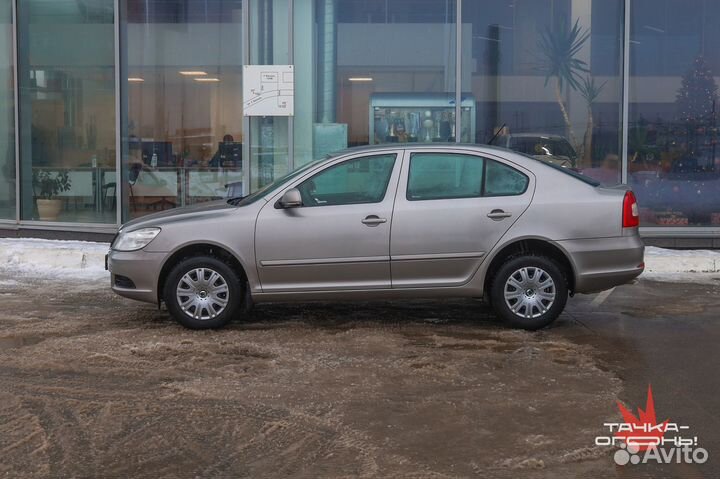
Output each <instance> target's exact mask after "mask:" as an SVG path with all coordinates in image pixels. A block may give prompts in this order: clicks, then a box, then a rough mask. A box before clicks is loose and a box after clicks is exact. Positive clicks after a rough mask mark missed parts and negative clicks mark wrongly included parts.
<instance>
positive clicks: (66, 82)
mask: <svg viewBox="0 0 720 479" xmlns="http://www.w3.org/2000/svg"><path fill="white" fill-rule="evenodd" d="M17 9H18V10H17V11H18V62H19V65H18V73H19V77H20V84H19V93H20V125H19V126H20V136H21V141H20V153H21V181H22V192H21V193H22V201H21V207H22V219H25V220H43V221H63V222H80V223H115V221H116V210H115V207H114V204H115V203H114V201H113V198H114V195H115V191H116V190H115V188H116V186H115V185H116V183H117V178H116V175H115V75H114V58H115V55H114V51H115V50H114V40H113V38H114V33H113V18H114V17H113V0H94V1H93V2H77V1H75V0H53V1H47V0H23V1H19V2H17ZM3 48H4V45H3Z"/></svg>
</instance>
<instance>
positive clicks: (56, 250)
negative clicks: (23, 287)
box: [0, 238, 110, 279]
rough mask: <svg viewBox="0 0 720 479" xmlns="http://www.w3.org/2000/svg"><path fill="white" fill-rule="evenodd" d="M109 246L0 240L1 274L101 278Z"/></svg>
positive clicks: (73, 242)
mask: <svg viewBox="0 0 720 479" xmlns="http://www.w3.org/2000/svg"><path fill="white" fill-rule="evenodd" d="M109 249H110V244H109V243H94V242H90V241H59V240H45V239H35V238H0V272H4V273H13V274H19V275H21V276H33V277H42V278H47V277H60V278H83V279H100V278H105V277H107V276H108V274H109V273H108V272H107V271H105V254H106V253H107V252H108V250H109Z"/></svg>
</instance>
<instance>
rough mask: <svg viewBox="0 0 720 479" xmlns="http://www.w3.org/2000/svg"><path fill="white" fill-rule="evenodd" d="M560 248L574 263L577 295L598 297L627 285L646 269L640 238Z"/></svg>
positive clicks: (587, 241)
mask: <svg viewBox="0 0 720 479" xmlns="http://www.w3.org/2000/svg"><path fill="white" fill-rule="evenodd" d="M559 244H560V245H561V246H562V247H563V248H564V249H565V251H567V252H568V253H569V254H570V257H571V259H572V262H573V266H574V268H575V292H576V293H596V292H598V291H603V290H606V289H610V288H612V287H615V286H619V285H621V284H625V283H628V282H630V281H632V280H633V279H635V278H637V277H638V276H640V274H641V273H642V272H643V270H644V268H645V264H644V256H645V245H644V244H643V242H642V239H640V236H638V235H637V234H633V235H629V236H620V237H616V238H599V239H582V240H567V241H560V242H559Z"/></svg>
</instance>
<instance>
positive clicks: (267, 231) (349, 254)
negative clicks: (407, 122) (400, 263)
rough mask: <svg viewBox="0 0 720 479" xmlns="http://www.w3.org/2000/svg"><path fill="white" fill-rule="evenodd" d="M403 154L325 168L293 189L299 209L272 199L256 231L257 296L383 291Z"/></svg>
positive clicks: (387, 278) (369, 157)
mask: <svg viewBox="0 0 720 479" xmlns="http://www.w3.org/2000/svg"><path fill="white" fill-rule="evenodd" d="M401 154H402V150H391V151H377V152H372V153H367V152H366V153H364V154H362V155H359V156H354V157H351V158H346V159H342V160H339V161H338V162H335V163H332V164H331V165H329V166H327V167H325V168H324V169H323V170H322V171H320V172H317V173H315V174H313V175H312V176H311V177H310V178H302V179H299V180H297V181H295V182H294V183H291V184H289V185H288V186H287V187H286V188H283V189H282V190H279V191H278V194H277V198H279V197H280V196H282V194H283V192H284V191H286V190H288V189H289V188H291V187H296V188H297V189H298V190H299V191H300V193H301V196H302V198H303V206H301V207H297V208H289V209H282V208H277V207H276V199H277V198H275V199H274V200H272V201H270V202H269V203H268V204H267V205H265V206H264V207H263V208H262V210H261V211H260V213H259V215H258V218H257V224H256V229H255V249H256V258H257V269H258V274H259V276H260V281H261V284H262V289H263V291H264V292H285V291H328V290H343V289H372V288H390V254H389V252H390V224H391V219H392V205H393V201H394V198H395V191H396V188H397V183H398V177H399V175H400V165H401Z"/></svg>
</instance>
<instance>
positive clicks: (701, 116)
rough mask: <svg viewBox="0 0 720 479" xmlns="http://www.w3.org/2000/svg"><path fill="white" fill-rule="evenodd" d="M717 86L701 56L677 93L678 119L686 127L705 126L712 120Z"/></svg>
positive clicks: (684, 78) (696, 59) (684, 77)
mask: <svg viewBox="0 0 720 479" xmlns="http://www.w3.org/2000/svg"><path fill="white" fill-rule="evenodd" d="M717 90H718V86H717V84H716V83H715V79H714V78H713V75H712V72H711V71H710V69H709V68H708V66H707V64H706V63H705V59H704V58H703V57H702V56H698V57H697V58H695V62H694V63H693V66H692V68H691V69H690V71H688V72H687V73H686V74H685V75H684V76H683V79H682V86H681V87H680V89H679V90H678V92H677V96H676V99H675V104H676V105H677V112H678V119H679V120H680V121H681V122H684V123H686V124H688V125H699V124H707V123H709V122H711V121H712V120H713V115H714V113H715V103H716V102H717Z"/></svg>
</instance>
